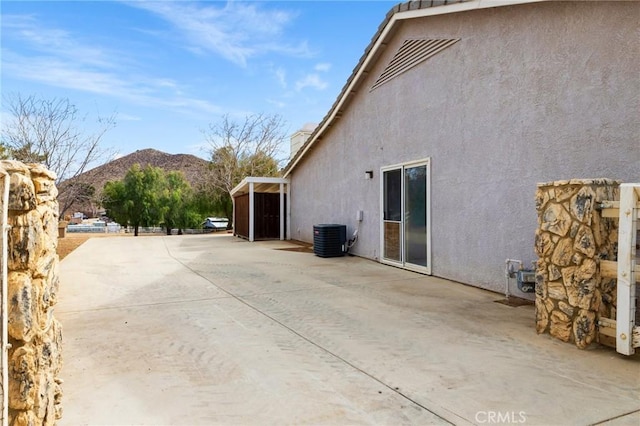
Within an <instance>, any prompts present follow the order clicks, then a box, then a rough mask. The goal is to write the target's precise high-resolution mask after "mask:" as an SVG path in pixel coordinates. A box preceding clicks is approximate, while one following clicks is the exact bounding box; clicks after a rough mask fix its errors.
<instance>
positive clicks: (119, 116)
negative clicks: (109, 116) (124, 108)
mask: <svg viewBox="0 0 640 426" xmlns="http://www.w3.org/2000/svg"><path fill="white" fill-rule="evenodd" d="M116 120H117V121H141V120H142V118H141V117H138V116H137V115H131V114H123V113H121V112H119V113H117V114H116Z"/></svg>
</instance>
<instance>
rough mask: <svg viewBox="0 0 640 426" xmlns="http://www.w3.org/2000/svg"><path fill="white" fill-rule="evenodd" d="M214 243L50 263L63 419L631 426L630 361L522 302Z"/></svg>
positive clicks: (115, 241) (116, 241)
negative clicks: (546, 330)
mask: <svg viewBox="0 0 640 426" xmlns="http://www.w3.org/2000/svg"><path fill="white" fill-rule="evenodd" d="M287 247H289V248H291V247H295V246H294V245H293V244H290V243H288V242H279V241H274V242H260V243H248V242H246V241H244V240H240V239H236V238H234V237H232V236H229V235H198V236H171V237H160V236H154V237H137V238H133V237H114V238H100V239H91V240H89V241H87V242H86V243H85V244H84V245H82V246H81V247H80V248H79V249H78V250H76V251H75V252H73V253H72V254H71V255H69V256H68V257H67V258H65V259H64V261H63V262H62V264H61V277H62V284H61V290H60V296H59V300H60V301H59V304H58V307H57V311H56V315H57V317H58V318H59V319H60V321H61V322H62V324H63V326H64V347H63V348H64V354H63V357H64V368H63V372H62V377H63V379H64V380H65V382H64V385H63V391H64V400H63V407H64V416H63V419H62V421H61V422H60V424H61V425H81V424H110V425H115V424H122V425H125V424H126V425H130V424H148V425H150V424H154V425H156V424H158V425H159V424H163V425H169V424H175V425H212V424H222V425H228V424H240V425H284V424H296V425H298V424H319V425H337V424H350V425H352V424H372V425H400V424H412V425H429V424H450V423H452V424H497V423H503V424H508V423H511V424H514V423H525V424H544V425H549V424H578V425H587V424H599V423H601V422H607V421H608V420H610V421H609V422H608V423H606V424H610V425H626V424H629V425H635V426H637V425H638V424H640V357H639V356H635V357H631V358H627V357H623V356H620V355H618V354H616V352H615V351H614V350H612V349H609V348H602V347H598V348H595V349H591V350H586V351H581V350H579V349H577V348H575V347H574V346H572V345H570V344H566V343H562V342H559V341H556V340H554V339H552V338H550V337H549V336H546V335H543V336H538V335H536V333H535V330H534V310H533V307H532V306H521V307H517V308H516V307H510V306H505V305H503V304H499V303H495V301H496V300H498V299H500V295H497V294H495V293H491V292H487V291H483V290H479V289H475V288H471V287H468V286H464V285H460V284H457V283H453V282H450V281H446V280H442V279H437V278H432V277H427V276H423V275H419V274H415V273H412V272H408V271H403V270H400V269H396V268H392V267H389V266H383V265H381V264H378V263H375V262H372V261H368V260H364V259H360V258H356V257H343V258H330V259H323V258H319V257H316V256H314V255H313V254H311V253H302V252H293V251H286V250H281V249H282V248H287Z"/></svg>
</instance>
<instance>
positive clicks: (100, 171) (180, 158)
mask: <svg viewBox="0 0 640 426" xmlns="http://www.w3.org/2000/svg"><path fill="white" fill-rule="evenodd" d="M134 164H140V165H141V166H142V167H145V166H147V165H151V166H153V167H159V168H161V169H163V170H164V171H167V172H169V171H176V170H177V171H182V172H183V173H184V175H185V178H186V179H187V180H188V181H189V183H190V184H191V186H192V187H197V186H198V185H199V184H201V183H203V182H204V180H205V179H206V175H207V168H208V165H209V162H208V161H206V160H203V159H202V158H200V157H196V156H195V155H189V154H167V153H166V152H162V151H158V150H156V149H150V148H149V149H142V150H139V151H136V152H133V153H131V154H129V155H125V156H124V157H120V158H117V159H115V160H113V161H110V162H108V163H106V164H103V165H101V166H98V167H96V168H94V169H91V170H89V171H86V172H84V173H82V174H81V175H79V176H77V177H76V178H74V179H70V180H68V181H65V182H62V183H61V184H60V187H61V188H63V187H64V186H65V185H68V184H69V183H71V182H73V183H75V182H82V183H86V184H88V185H91V186H93V187H94V188H95V190H96V195H99V194H100V193H101V192H102V188H103V187H104V184H105V183H107V182H109V181H115V180H121V179H123V178H124V176H125V175H126V174H127V171H128V170H129V169H130V168H131V166H133V165H134ZM63 198H64V196H62V195H61V196H60V199H59V202H60V209H61V210H62V209H63V208H64V206H65V205H66V204H67V203H66V200H65V199H63ZM76 211H79V212H84V213H85V214H87V215H88V216H93V215H95V213H96V206H93V205H90V203H82V205H78V203H77V202H76V203H75V204H72V205H71V206H70V207H69V208H67V209H66V211H65V212H64V215H65V216H66V215H70V214H72V213H74V212H76Z"/></svg>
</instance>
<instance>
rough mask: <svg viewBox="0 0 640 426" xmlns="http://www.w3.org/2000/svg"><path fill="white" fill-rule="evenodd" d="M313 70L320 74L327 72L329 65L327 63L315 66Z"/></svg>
mask: <svg viewBox="0 0 640 426" xmlns="http://www.w3.org/2000/svg"><path fill="white" fill-rule="evenodd" d="M313 69H315V70H316V71H320V72H327V71H329V70H330V69H331V64H330V63H327V62H324V63H321V64H316V66H315V67H314V68H313Z"/></svg>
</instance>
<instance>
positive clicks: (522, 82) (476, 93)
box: [291, 2, 640, 291]
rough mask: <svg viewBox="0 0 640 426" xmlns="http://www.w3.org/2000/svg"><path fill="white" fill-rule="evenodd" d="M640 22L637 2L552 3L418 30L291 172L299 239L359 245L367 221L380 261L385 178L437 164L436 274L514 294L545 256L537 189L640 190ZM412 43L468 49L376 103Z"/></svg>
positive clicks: (434, 22) (479, 13)
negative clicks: (622, 186) (639, 186)
mask: <svg viewBox="0 0 640 426" xmlns="http://www.w3.org/2000/svg"><path fill="white" fill-rule="evenodd" d="M639 19H640V8H639V5H638V3H635V2H634V3H629V2H620V3H613V2H598V3H594V2H566V3H564V2H549V3H539V4H529V5H519V6H509V7H499V8H494V9H485V10H476V11H470V12H461V13H456V14H450V15H444V16H433V17H426V18H420V19H412V20H409V21H406V22H405V23H403V24H402V25H401V26H400V27H399V28H398V31H397V32H396V34H395V36H394V38H393V39H391V40H390V42H389V44H388V46H387V48H386V49H385V51H384V52H383V53H382V55H381V56H380V58H379V60H378V63H377V65H376V66H375V67H374V68H373V69H372V70H371V72H370V73H369V75H368V78H367V80H365V82H364V84H363V85H362V86H361V87H360V89H359V90H358V93H357V94H356V95H355V96H354V97H353V100H352V102H351V104H350V105H349V106H348V107H347V108H346V109H345V111H344V113H343V116H342V118H340V119H339V120H338V121H337V122H336V123H335V124H334V125H333V126H332V127H331V130H330V131H329V132H327V133H326V134H325V135H324V136H323V138H322V141H321V142H320V143H318V144H316V145H315V146H314V147H313V148H312V150H311V151H310V152H309V153H308V154H307V157H306V158H305V159H304V160H303V161H302V162H301V163H300V164H299V165H298V167H296V168H295V169H294V170H293V172H292V174H291V178H292V188H291V203H292V220H291V231H292V237H293V238H296V239H300V240H304V241H312V239H313V238H312V237H313V236H312V229H313V228H312V227H313V225H314V224H317V223H344V224H347V225H348V227H349V234H351V232H352V231H353V229H354V228H355V226H356V224H357V222H356V211H357V210H363V211H364V221H363V222H362V224H361V226H360V233H359V235H360V238H359V241H358V243H357V244H356V246H355V247H354V248H353V252H354V253H356V254H358V255H360V256H364V257H368V258H372V259H378V258H379V255H380V253H379V252H380V248H379V247H380V212H379V209H380V207H379V205H380V194H379V192H380V191H379V190H380V171H379V169H380V167H382V166H386V165H392V164H396V163H402V162H406V161H412V160H417V159H421V158H425V157H431V159H432V170H431V190H432V194H431V202H432V204H431V214H432V216H431V226H432V273H433V275H436V276H440V277H445V278H449V279H452V280H455V281H460V282H464V283H468V284H472V285H477V286H480V287H484V288H488V289H493V290H497V291H502V288H503V286H504V275H503V267H504V260H505V259H506V258H519V259H522V260H524V261H525V262H527V263H529V262H530V261H532V260H534V259H535V254H534V251H533V246H534V233H535V229H536V208H535V200H534V194H535V190H536V184H537V183H538V182H547V181H553V180H561V179H571V178H581V177H600V176H602V177H607V178H611V179H619V180H622V181H626V182H631V181H638V180H640V142H639V141H638V135H639V134H640V124H639V121H638V119H637V111H638V110H639V107H640V102H639V96H640V81H639V79H638V73H637V70H638V66H639V65H640V64H639V63H638V57H639V53H640V52H639V50H640V49H639V45H638V43H637V40H638V35H639V34H638V25H637V23H638V21H639ZM405 38H460V39H461V40H460V41H459V42H458V43H456V44H455V45H453V46H451V47H449V48H447V49H446V50H444V51H443V52H441V53H439V54H437V55H436V56H434V57H432V58H431V59H429V60H427V61H426V62H424V63H422V64H420V65H418V66H417V67H415V68H413V69H411V70H409V71H408V72H406V73H404V74H402V75H401V76H399V77H396V78H395V79H393V80H392V81H390V82H388V83H386V84H384V85H382V86H380V87H379V88H377V89H375V90H373V91H372V92H369V88H370V87H371V86H372V84H373V82H374V81H375V79H376V78H377V77H378V75H379V74H380V73H381V71H382V70H383V69H384V66H385V65H386V64H387V63H388V61H389V60H390V58H391V57H392V56H393V54H394V53H395V52H396V50H397V48H398V47H399V45H400V44H401V43H402V41H403V40H404V39H405ZM354 62H355V60H354ZM366 170H374V179H373V180H365V179H364V172H365V171H366Z"/></svg>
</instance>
